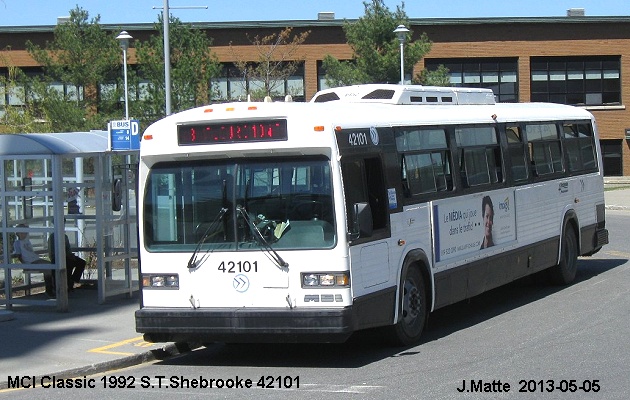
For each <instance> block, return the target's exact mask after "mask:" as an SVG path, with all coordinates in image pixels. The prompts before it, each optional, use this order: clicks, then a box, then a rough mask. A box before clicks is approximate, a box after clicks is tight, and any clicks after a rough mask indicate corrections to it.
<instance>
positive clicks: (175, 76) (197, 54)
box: [135, 16, 220, 126]
mask: <svg viewBox="0 0 630 400" xmlns="http://www.w3.org/2000/svg"><path fill="white" fill-rule="evenodd" d="M155 30H156V31H157V32H159V34H158V35H153V36H151V37H150V38H149V39H148V40H147V41H144V42H136V44H135V47H136V57H137V59H138V66H137V67H138V71H137V72H138V78H137V79H138V82H142V83H143V84H142V85H140V86H139V90H138V93H139V97H140V99H141V101H139V102H138V103H137V104H136V105H135V110H136V111H137V115H138V117H139V118H140V119H141V120H142V121H143V123H144V124H148V123H151V122H153V121H155V120H158V119H160V118H162V117H163V116H165V114H166V112H165V105H166V90H165V87H164V40H163V38H164V36H163V35H164V24H163V19H162V17H161V16H160V17H159V18H158V22H157V23H156V24H155ZM169 41H170V54H171V59H170V70H171V108H172V111H173V112H178V111H182V110H186V109H189V108H192V107H196V106H200V105H203V104H208V103H209V102H210V98H211V90H212V88H211V86H210V81H211V79H212V78H214V77H216V76H218V75H219V71H220V64H219V62H218V58H217V57H216V55H215V54H214V53H213V52H212V50H211V49H210V46H211V45H212V40H211V39H210V38H208V37H207V36H206V34H205V33H204V32H203V31H201V30H199V29H194V25H192V24H184V23H182V22H181V21H180V20H179V19H178V18H175V17H173V16H171V17H170V19H169ZM145 126H146V125H145Z"/></svg>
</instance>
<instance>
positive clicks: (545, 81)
mask: <svg viewBox="0 0 630 400" xmlns="http://www.w3.org/2000/svg"><path fill="white" fill-rule="evenodd" d="M620 71H621V62H620V57H619V56H610V57H609V56H606V57H533V58H532V59H531V74H532V83H531V93H532V94H531V101H542V102H551V103H560V104H571V105H586V106H596V105H617V104H621V78H620V77H621V73H620Z"/></svg>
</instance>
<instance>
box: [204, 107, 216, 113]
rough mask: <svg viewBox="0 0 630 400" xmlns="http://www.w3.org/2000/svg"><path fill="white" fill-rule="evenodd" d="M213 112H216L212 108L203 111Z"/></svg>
mask: <svg viewBox="0 0 630 400" xmlns="http://www.w3.org/2000/svg"><path fill="white" fill-rule="evenodd" d="M212 111H214V110H213V109H212V108H206V109H205V110H203V112H205V113H211V112H212Z"/></svg>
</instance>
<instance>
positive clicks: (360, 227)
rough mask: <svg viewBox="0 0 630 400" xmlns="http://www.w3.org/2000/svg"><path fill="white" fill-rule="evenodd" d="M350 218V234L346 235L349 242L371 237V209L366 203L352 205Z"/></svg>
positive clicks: (372, 226) (372, 228)
mask: <svg viewBox="0 0 630 400" xmlns="http://www.w3.org/2000/svg"><path fill="white" fill-rule="evenodd" d="M351 217H352V232H349V233H348V239H349V240H356V239H358V238H362V237H370V236H372V232H373V230H374V225H373V221H372V208H371V207H370V205H369V204H368V203H354V205H353V206H352V215H351Z"/></svg>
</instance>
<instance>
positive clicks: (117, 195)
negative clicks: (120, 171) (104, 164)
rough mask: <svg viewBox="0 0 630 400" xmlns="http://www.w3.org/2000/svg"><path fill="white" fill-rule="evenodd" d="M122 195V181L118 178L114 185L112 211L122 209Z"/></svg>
mask: <svg viewBox="0 0 630 400" xmlns="http://www.w3.org/2000/svg"><path fill="white" fill-rule="evenodd" d="M122 194H123V193H122V181H121V180H120V178H116V179H114V183H113V184H112V211H120V210H121V209H122Z"/></svg>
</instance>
